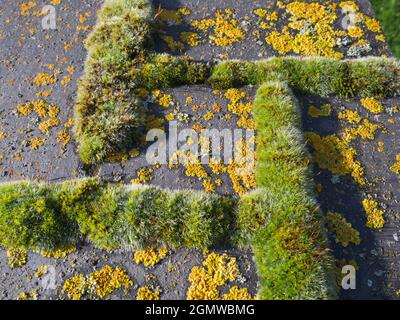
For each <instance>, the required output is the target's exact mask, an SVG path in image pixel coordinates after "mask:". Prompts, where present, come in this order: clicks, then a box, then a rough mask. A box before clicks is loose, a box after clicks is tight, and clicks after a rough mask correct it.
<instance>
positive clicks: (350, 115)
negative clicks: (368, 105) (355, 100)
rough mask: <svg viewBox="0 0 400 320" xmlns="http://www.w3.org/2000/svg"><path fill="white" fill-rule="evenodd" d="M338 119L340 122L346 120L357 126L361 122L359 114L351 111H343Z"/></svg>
mask: <svg viewBox="0 0 400 320" xmlns="http://www.w3.org/2000/svg"><path fill="white" fill-rule="evenodd" d="M338 118H339V119H341V120H346V121H348V122H349V123H351V124H357V123H360V121H361V116H360V115H359V113H358V112H357V111H353V110H345V111H342V112H339V115H338Z"/></svg>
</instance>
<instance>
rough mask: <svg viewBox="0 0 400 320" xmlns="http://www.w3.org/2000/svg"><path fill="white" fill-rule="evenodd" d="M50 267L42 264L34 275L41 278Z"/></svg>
mask: <svg viewBox="0 0 400 320" xmlns="http://www.w3.org/2000/svg"><path fill="white" fill-rule="evenodd" d="M47 272H48V269H47V266H46V265H41V266H39V267H38V268H37V270H36V272H35V274H34V275H33V276H34V277H35V278H37V279H40V278H41V277H43V276H44V275H45V274H47Z"/></svg>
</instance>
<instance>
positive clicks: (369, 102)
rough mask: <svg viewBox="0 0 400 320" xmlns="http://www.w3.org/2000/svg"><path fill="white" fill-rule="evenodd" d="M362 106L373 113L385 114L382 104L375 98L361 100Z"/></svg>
mask: <svg viewBox="0 0 400 320" xmlns="http://www.w3.org/2000/svg"><path fill="white" fill-rule="evenodd" d="M360 102H361V105H362V106H363V107H364V108H365V109H367V110H369V111H370V112H371V113H374V114H379V113H381V112H383V106H382V104H381V103H380V102H379V101H377V100H376V99H375V98H364V99H361V100H360Z"/></svg>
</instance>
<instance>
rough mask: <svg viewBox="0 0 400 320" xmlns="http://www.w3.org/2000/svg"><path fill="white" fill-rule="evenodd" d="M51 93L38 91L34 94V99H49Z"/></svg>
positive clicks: (50, 91) (49, 91)
mask: <svg viewBox="0 0 400 320" xmlns="http://www.w3.org/2000/svg"><path fill="white" fill-rule="evenodd" d="M52 93H53V91H52V90H44V91H40V92H38V93H36V97H38V98H40V97H44V98H47V97H50V96H51V95H52Z"/></svg>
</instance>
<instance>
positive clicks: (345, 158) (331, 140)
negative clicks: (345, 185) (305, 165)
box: [305, 132, 366, 185]
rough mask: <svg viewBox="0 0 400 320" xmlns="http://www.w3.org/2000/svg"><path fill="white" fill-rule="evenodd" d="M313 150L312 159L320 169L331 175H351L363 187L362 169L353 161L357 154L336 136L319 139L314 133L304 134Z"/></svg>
mask: <svg viewBox="0 0 400 320" xmlns="http://www.w3.org/2000/svg"><path fill="white" fill-rule="evenodd" d="M305 136H306V138H307V139H308V141H309V143H310V144H311V146H312V147H313V149H314V152H313V159H314V161H315V162H316V163H317V164H318V166H319V167H320V168H321V169H326V170H329V171H330V172H331V173H332V174H337V175H341V176H344V175H347V174H351V175H352V177H353V178H354V180H355V181H356V182H357V183H358V184H360V185H365V183H366V182H365V179H364V177H363V176H364V169H363V168H362V166H361V164H360V163H359V162H358V161H357V160H356V159H355V158H356V155H357V152H356V150H355V149H354V148H351V147H349V146H348V145H347V143H346V142H345V141H344V140H341V139H340V138H339V137H337V136H336V135H329V136H326V137H321V136H319V135H318V134H316V133H313V132H307V133H306V134H305Z"/></svg>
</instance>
